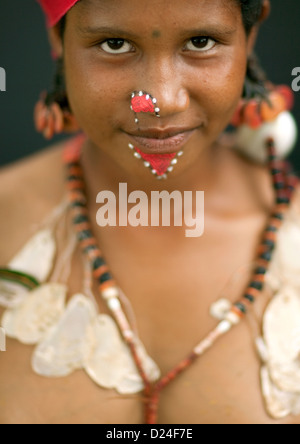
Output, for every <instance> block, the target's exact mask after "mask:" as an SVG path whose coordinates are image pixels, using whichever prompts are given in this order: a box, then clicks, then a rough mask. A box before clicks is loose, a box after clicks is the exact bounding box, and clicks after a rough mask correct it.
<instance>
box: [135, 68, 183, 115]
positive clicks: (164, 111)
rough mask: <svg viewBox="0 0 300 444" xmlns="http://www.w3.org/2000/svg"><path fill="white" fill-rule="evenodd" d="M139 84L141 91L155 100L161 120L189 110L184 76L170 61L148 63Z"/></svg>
mask: <svg viewBox="0 0 300 444" xmlns="http://www.w3.org/2000/svg"><path fill="white" fill-rule="evenodd" d="M150 63H151V66H149V65H150ZM140 84H141V86H142V88H141V89H143V90H146V91H147V92H148V93H149V94H151V95H152V97H155V98H156V100H157V105H156V106H157V107H158V108H159V109H160V112H159V115H160V117H161V118H164V117H171V116H173V115H176V114H179V113H183V112H184V111H186V110H187V109H188V108H189V104H190V97H189V92H188V89H187V87H186V85H185V83H184V75H183V73H182V72H181V71H180V69H179V68H178V67H177V66H176V64H174V63H172V61H170V60H166V59H164V60H161V61H160V62H158V61H157V60H156V61H155V62H153V61H152V62H150V61H149V63H148V65H147V69H146V72H144V74H143V75H142V79H141V80H140Z"/></svg>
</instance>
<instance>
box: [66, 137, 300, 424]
mask: <svg viewBox="0 0 300 444" xmlns="http://www.w3.org/2000/svg"><path fill="white" fill-rule="evenodd" d="M84 140H85V139H84V138H83V137H82V136H79V137H78V138H76V139H74V140H72V141H70V142H69V143H68V144H67V146H66V149H65V153H64V161H65V164H66V167H67V188H68V196H69V201H70V207H71V210H72V216H73V223H74V227H75V229H76V233H77V238H78V242H79V244H80V246H81V249H82V251H83V253H84V254H85V255H86V256H87V258H88V260H89V262H90V263H91V266H92V270H93V277H94V279H95V280H96V282H97V284H98V289H99V293H100V294H101V296H102V297H103V299H104V300H105V301H106V303H107V305H108V308H109V309H110V311H111V313H112V315H113V316H114V318H115V320H116V322H117V324H118V327H119V329H120V332H121V334H122V336H123V338H124V340H125V342H126V343H127V345H128V346H129V348H130V351H131V353H132V357H133V359H134V362H135V364H136V367H137V369H138V371H139V374H140V376H141V378H142V380H143V382H144V386H145V389H144V395H145V422H146V424H157V420H158V405H159V398H160V394H161V392H162V390H163V389H164V388H165V387H166V386H167V385H169V384H170V383H171V382H172V381H173V380H174V379H175V378H176V377H177V376H178V375H179V374H180V373H182V372H183V371H184V370H185V369H187V368H188V367H190V366H191V365H192V363H193V362H194V361H195V360H196V359H198V358H199V357H200V356H201V355H203V354H204V352H205V351H206V350H208V349H209V348H211V347H212V345H213V344H214V343H215V342H216V340H217V339H218V338H219V337H221V336H222V335H224V334H225V333H227V332H228V331H229V330H230V329H231V328H232V327H233V326H234V325H237V324H238V323H239V322H240V320H241V319H242V318H243V317H244V316H245V315H246V314H247V311H248V309H249V307H250V306H251V305H252V304H253V303H254V302H255V300H256V299H257V298H258V297H259V296H260V294H261V292H262V291H263V289H264V285H265V276H266V273H267V271H268V268H269V264H270V262H271V260H272V257H273V252H274V249H275V246H276V239H277V233H278V230H279V228H280V227H281V225H282V223H283V220H284V215H285V213H286V211H287V210H288V208H289V206H290V203H291V200H292V197H293V195H294V191H295V189H296V186H297V185H298V183H299V178H298V177H297V176H296V175H295V174H294V172H293V169H292V167H291V165H290V164H289V163H288V162H286V161H281V160H279V159H278V158H277V156H276V151H275V146H274V142H273V140H271V139H269V140H268V141H267V142H266V149H267V150H268V167H269V169H270V172H271V175H272V180H273V187H274V190H275V194H276V202H275V206H274V210H273V212H272V214H271V217H270V220H269V223H268V224H267V227H266V229H265V231H264V234H263V236H262V240H261V242H260V245H259V248H258V252H257V261H256V266H255V270H254V273H253V276H252V279H251V281H250V284H249V285H248V287H247V289H246V291H245V293H244V295H243V297H242V298H241V300H239V301H238V302H236V303H235V304H233V306H232V308H231V311H230V312H229V314H228V315H227V317H226V318H225V319H224V320H223V321H222V322H220V323H219V324H218V325H217V327H216V328H215V329H214V330H213V331H212V332H211V333H210V334H209V335H208V336H207V337H206V338H205V339H204V340H202V341H201V342H200V343H199V344H198V345H197V346H196V347H195V348H194V350H193V351H192V353H191V354H190V355H188V357H187V358H186V359H184V360H183V361H182V362H180V363H179V364H178V365H177V366H176V367H175V368H174V369H172V370H171V371H170V372H169V373H168V374H167V375H166V376H164V377H163V378H161V379H160V380H159V381H158V382H156V383H152V382H151V381H150V380H149V378H148V376H147V374H146V371H145V369H144V367H143V363H142V360H141V358H140V356H139V351H138V348H137V347H136V342H135V336H134V333H133V331H132V329H131V327H130V324H129V322H128V320H127V317H126V315H125V313H124V311H123V309H122V306H121V303H120V300H119V290H118V287H117V284H116V282H115V280H114V278H113V276H112V274H111V273H110V270H109V268H108V266H107V263H106V261H105V259H104V257H103V254H102V252H101V250H100V249H99V247H98V245H97V241H96V239H95V237H94V235H93V231H92V225H91V222H90V218H89V214H88V209H87V196H86V192H85V181H84V175H83V170H82V167H81V164H80V155H81V149H82V145H83V142H84Z"/></svg>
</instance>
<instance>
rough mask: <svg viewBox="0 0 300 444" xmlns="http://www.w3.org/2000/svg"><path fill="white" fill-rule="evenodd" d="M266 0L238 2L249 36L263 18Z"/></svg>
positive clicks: (242, 0) (243, 0)
mask: <svg viewBox="0 0 300 444" xmlns="http://www.w3.org/2000/svg"><path fill="white" fill-rule="evenodd" d="M263 1H264V0H238V2H239V3H240V4H241V8H242V16H243V22H244V26H245V30H246V33H247V34H249V32H250V31H251V29H252V28H253V26H255V25H256V24H257V22H258V20H259V18H260V16H261V13H262V7H263Z"/></svg>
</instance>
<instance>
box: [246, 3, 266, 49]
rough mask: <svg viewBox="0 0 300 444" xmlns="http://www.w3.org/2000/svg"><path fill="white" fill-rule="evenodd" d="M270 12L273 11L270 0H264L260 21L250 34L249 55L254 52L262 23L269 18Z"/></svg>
mask: <svg viewBox="0 0 300 444" xmlns="http://www.w3.org/2000/svg"><path fill="white" fill-rule="evenodd" d="M270 12H271V4H270V0H263V5H262V10H261V14H260V17H259V19H258V23H257V24H256V25H255V26H253V28H252V29H251V31H250V34H249V36H248V54H249V55H250V54H252V52H253V49H254V46H255V43H256V40H257V35H258V31H259V28H260V25H261V24H262V23H263V22H264V21H265V20H267V18H268V17H269V15H270Z"/></svg>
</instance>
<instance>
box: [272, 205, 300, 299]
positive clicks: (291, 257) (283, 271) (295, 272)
mask: <svg viewBox="0 0 300 444" xmlns="http://www.w3.org/2000/svg"><path fill="white" fill-rule="evenodd" d="M298 212H299V214H297V213H298ZM299 219H300V211H299V210H297V208H292V209H290V210H289V212H288V213H287V215H286V220H285V221H284V223H283V225H282V227H281V229H280V230H279V232H278V237H277V242H276V248H275V251H274V255H273V259H272V262H271V264H270V268H269V271H268V273H267V275H266V283H267V284H268V285H269V286H270V287H271V288H272V290H273V291H278V290H279V289H280V288H281V287H282V286H283V285H284V286H292V287H294V288H298V289H299V291H300V254H299V251H300V223H299Z"/></svg>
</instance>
